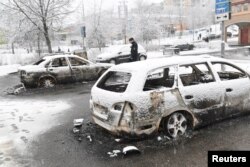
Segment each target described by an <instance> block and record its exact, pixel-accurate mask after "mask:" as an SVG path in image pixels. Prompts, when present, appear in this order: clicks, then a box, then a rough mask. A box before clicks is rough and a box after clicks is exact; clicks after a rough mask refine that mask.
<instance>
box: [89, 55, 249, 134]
mask: <svg viewBox="0 0 250 167" xmlns="http://www.w3.org/2000/svg"><path fill="white" fill-rule="evenodd" d="M249 92H250V78H249V75H248V74H247V73H246V72H245V71H244V70H242V69H241V68H240V67H238V66H237V65H235V64H233V63H232V62H231V61H228V60H226V59H222V58H216V57H210V56H206V55H205V56H184V57H183V56H182V57H179V56H173V57H169V58H162V59H151V60H148V61H143V62H135V63H127V64H121V65H117V66H113V67H111V68H110V69H109V70H108V71H107V72H105V74H104V75H103V76H102V77H101V78H99V80H98V81H97V82H96V84H95V85H94V86H93V88H92V90H91V99H90V108H91V114H92V117H93V120H94V122H95V123H96V124H98V125H99V126H101V127H103V128H105V129H107V130H108V131H110V132H112V133H114V134H116V135H124V134H129V135H136V136H140V135H149V134H152V133H154V132H157V131H159V130H163V131H164V132H165V133H166V135H168V136H170V137H172V138H177V137H179V136H181V135H184V134H186V132H187V131H188V130H192V129H194V128H195V127H198V126H202V125H206V124H210V123H212V122H214V121H218V120H221V119H225V118H230V117H232V116H236V115H240V114H246V113H250V93H249ZM110 97H112V98H110Z"/></svg>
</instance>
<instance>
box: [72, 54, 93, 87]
mask: <svg viewBox="0 0 250 167" xmlns="http://www.w3.org/2000/svg"><path fill="white" fill-rule="evenodd" d="M68 59H69V62H70V67H71V70H72V76H73V78H74V80H75V81H77V82H79V81H84V80H93V79H95V78H97V77H98V69H97V68H96V66H95V65H92V64H90V63H89V62H87V61H85V60H83V59H80V58H77V57H68Z"/></svg>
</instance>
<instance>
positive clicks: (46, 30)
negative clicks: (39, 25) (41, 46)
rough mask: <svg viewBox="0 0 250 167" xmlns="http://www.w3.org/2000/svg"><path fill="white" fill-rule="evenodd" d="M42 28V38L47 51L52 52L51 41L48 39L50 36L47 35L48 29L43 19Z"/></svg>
mask: <svg viewBox="0 0 250 167" xmlns="http://www.w3.org/2000/svg"><path fill="white" fill-rule="evenodd" d="M43 30H44V32H43V34H44V38H45V41H46V45H47V47H48V52H49V53H52V47H51V41H50V37H49V30H48V27H47V23H46V21H45V20H43Z"/></svg>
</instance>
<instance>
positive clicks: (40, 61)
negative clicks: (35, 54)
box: [34, 59, 45, 65]
mask: <svg viewBox="0 0 250 167" xmlns="http://www.w3.org/2000/svg"><path fill="white" fill-rule="evenodd" d="M44 61H45V59H41V60H39V61H38V62H35V63H34V65H39V64H41V63H42V62H44Z"/></svg>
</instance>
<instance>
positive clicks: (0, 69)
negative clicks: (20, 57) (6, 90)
mask: <svg viewBox="0 0 250 167" xmlns="http://www.w3.org/2000/svg"><path fill="white" fill-rule="evenodd" d="M20 66H21V65H20V64H13V65H5V66H0V77H1V76H4V75H8V74H10V73H14V72H17V71H18V67H20Z"/></svg>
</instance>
